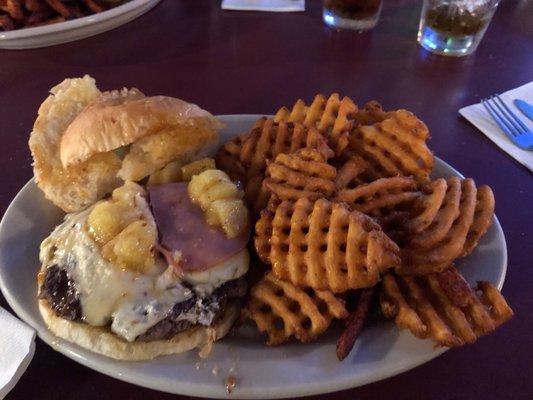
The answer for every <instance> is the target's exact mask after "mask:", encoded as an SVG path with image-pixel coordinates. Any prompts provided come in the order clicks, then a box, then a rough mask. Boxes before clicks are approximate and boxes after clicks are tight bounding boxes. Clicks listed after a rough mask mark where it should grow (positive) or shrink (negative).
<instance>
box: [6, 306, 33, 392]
mask: <svg viewBox="0 0 533 400" xmlns="http://www.w3.org/2000/svg"><path fill="white" fill-rule="evenodd" d="M34 353H35V331H34V330H33V329H32V328H31V327H29V326H28V325H26V324H25V323H24V322H22V321H20V320H19V319H17V318H15V317H14V316H12V315H11V314H10V313H8V312H7V311H6V310H4V309H3V308H2V307H0V399H3V398H4V397H5V396H6V395H7V393H8V392H9V391H10V390H11V389H13V387H15V385H16V383H17V382H18V380H19V379H20V377H21V376H22V374H23V373H24V371H26V368H27V367H28V365H29V364H30V361H31V359H32V358H33V354H34Z"/></svg>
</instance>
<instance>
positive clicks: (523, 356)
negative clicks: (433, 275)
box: [0, 0, 533, 400]
mask: <svg viewBox="0 0 533 400" xmlns="http://www.w3.org/2000/svg"><path fill="white" fill-rule="evenodd" d="M219 3H220V2H219V1H197V0H189V1H170V0H167V1H164V2H162V3H161V4H160V5H159V6H157V7H156V8H155V9H153V10H152V11H150V12H149V13H148V14H146V15H145V16H143V17H142V18H139V19H137V20H135V21H133V22H131V23H129V24H127V25H125V26H123V27H121V28H118V29H115V30H113V31H111V32H107V33H104V34H101V35H98V36H95V37H92V38H88V39H85V40H81V41H78V42H74V43H68V44H65V45H60V46H55V47H50V48H44V49H36V50H25V51H5V50H2V51H0V116H1V125H0V126H1V129H0V140H1V142H2V143H3V145H2V150H1V155H2V156H1V157H0V171H2V180H1V182H2V190H1V191H0V215H1V214H3V212H4V211H5V209H6V207H7V206H8V204H9V202H10V201H11V199H12V198H13V196H15V194H16V193H17V191H18V190H19V189H20V188H21V187H22V185H23V184H24V183H25V182H26V181H27V180H28V179H29V178H30V177H31V176H32V170H31V166H30V164H31V159H30V153H29V151H28V147H27V140H28V135H29V132H30V130H31V127H32V124H33V120H34V118H35V115H36V111H37V107H38V106H39V104H40V103H41V102H42V101H43V99H44V98H45V97H46V92H47V90H48V89H49V88H50V87H52V86H53V85H54V84H56V83H58V82H60V81H61V80H62V79H64V78H65V77H74V76H81V75H83V74H85V73H88V74H90V75H92V76H94V77H95V78H96V80H97V82H98V84H99V85H100V87H101V88H102V89H111V88H117V87H121V86H126V87H130V86H136V87H139V88H140V89H142V90H143V91H144V92H145V93H147V94H153V95H155V94H167V95H171V96H176V97H181V98H184V99H187V100H189V101H192V102H196V103H198V104H200V105H201V106H203V107H204V108H206V109H207V110H210V111H211V112H213V113H214V114H237V113H272V112H273V111H274V110H275V109H276V108H277V107H279V106H281V105H291V104H292V103H293V102H294V101H295V100H296V99H297V98H298V97H302V98H304V99H307V100H310V99H312V96H313V95H314V94H316V93H318V92H322V93H326V94H328V93H331V92H334V91H338V92H340V93H341V94H344V95H348V96H351V97H353V98H354V99H355V100H356V101H357V102H358V103H359V104H362V103H364V102H365V101H366V100H369V99H377V100H379V101H381V102H382V103H383V105H384V106H385V107H386V108H407V109H409V110H412V111H413V112H414V113H416V114H417V115H418V116H419V117H420V118H421V119H423V120H424V121H425V122H426V123H427V125H428V126H429V128H430V131H431V134H432V140H431V142H430V145H431V147H432V149H434V151H435V152H436V154H437V155H438V156H439V157H441V158H443V159H444V160H446V161H448V162H449V163H450V164H452V165H453V166H455V167H456V168H457V169H459V170H460V171H462V172H463V173H464V174H465V175H467V176H470V177H473V178H474V179H475V180H476V181H477V182H478V183H479V184H482V183H486V184H489V185H490V186H492V187H493V189H494V191H495V193H496V196H497V214H498V217H499V218H500V221H501V223H502V225H503V228H504V230H505V233H506V236H507V245H508V250H509V271H508V275H507V280H506V282H505V287H504V289H503V292H504V294H505V296H506V297H507V299H508V301H509V303H510V304H511V305H512V306H513V308H514V309H515V310H516V317H515V318H514V319H513V320H512V321H511V322H509V323H508V324H506V325H505V326H504V327H503V328H501V329H500V330H499V331H498V332H497V333H495V334H493V335H490V336H488V337H486V338H483V339H481V340H480V341H479V342H478V343H476V344H475V345H472V346H468V347H465V348H462V349H455V350H452V351H449V352H447V353H446V354H444V355H442V356H441V357H439V358H437V359H435V360H433V361H431V362H429V363H427V364H425V365H423V366H421V367H418V368H416V369H414V370H412V371H409V372H407V373H404V374H402V375H399V376H396V377H394V378H390V379H387V380H384V381H381V382H376V383H374V384H370V385H367V386H364V387H360V388H357V389H353V390H349V391H344V392H341V393H336V394H331V395H327V396H322V397H320V398H321V399H356V398H357V399H366V398H368V399H370V398H372V399H380V400H386V399H395V400H400V399H411V400H412V399H429V398H435V399H436V398H438V399H441V400H444V399H475V398H479V397H483V398H484V399H485V400H489V399H495V400H496V399H498V400H500V399H526V398H531V396H532V395H533V379H531V376H532V375H531V359H532V356H533V341H532V338H533V335H532V334H531V329H532V328H533V302H532V298H533V296H532V295H531V290H532V289H533V288H532V282H533V268H532V261H531V260H532V258H533V254H532V245H531V243H532V234H533V229H532V228H531V224H532V223H533V218H532V217H533V213H532V211H531V210H532V206H533V190H532V189H533V185H532V184H533V180H532V178H533V177H532V174H531V173H530V172H529V171H527V170H526V169H525V168H524V167H522V166H521V165H519V164H518V163H517V162H515V161H514V160H513V159H512V158H510V157H509V156H508V155H506V154H505V153H503V152H502V151H500V150H499V149H498V148H497V147H496V146H495V145H494V144H492V142H490V141H489V140H488V139H487V138H485V136H483V135H482V134H481V133H480V132H479V131H477V130H476V129H475V128H474V127H472V126H471V125H470V124H469V123H468V122H466V121H465V120H463V119H462V118H461V117H459V115H458V113H457V110H458V109H459V108H460V107H462V106H465V105H468V104H472V103H475V102H477V101H478V100H479V99H480V98H482V97H484V96H487V95H490V94H493V93H496V92H502V91H505V90H508V89H511V88H513V87H516V86H519V85H522V84H524V83H526V82H528V81H530V80H532V79H533V32H532V30H533V24H531V19H532V18H533V4H531V2H528V1H526V0H523V1H504V2H502V4H501V5H500V8H499V10H498V11H497V12H496V15H495V17H494V21H493V22H492V24H491V26H490V28H489V30H488V32H487V34H486V37H485V38H484V39H483V41H482V43H481V46H480V47H479V49H478V50H477V52H476V53H475V54H474V55H472V56H470V57H467V58H460V59H453V58H442V57H437V56H433V55H431V54H429V53H427V52H426V51H425V50H423V49H421V48H420V47H419V46H418V45H417V43H416V40H415V38H416V31H417V25H418V18H419V13H420V2H417V1H411V0H403V1H400V0H395V1H386V2H385V7H384V10H383V14H382V17H381V21H380V22H379V24H378V26H377V27H376V28H375V30H374V31H372V32H370V33H365V34H356V33H352V32H337V31H335V30H331V29H329V28H327V27H326V26H324V24H323V23H322V21H321V15H320V13H321V8H320V3H319V2H318V1H316V2H314V1H308V2H307V3H308V10H307V11H306V12H305V13H295V14H288V13H287V14H276V13H252V12H228V11H221V10H220V7H219V6H220V4H219ZM528 3H529V4H528ZM21 267H23V266H21ZM0 305H1V306H2V307H7V304H6V302H5V300H4V299H3V297H1V296H0ZM0 363H1V361H0ZM8 398H9V399H39V400H46V399H57V398H62V399H63V398H64V399H79V400H82V399H112V400H116V399H129V400H134V399H142V400H148V399H170V398H179V396H172V395H168V394H164V393H158V392H155V391H152V390H148V389H144V388H140V387H136V386H133V385H130V384H127V383H124V382H121V381H118V380H115V379H112V378H109V377H107V376H105V375H102V374H100V373H98V372H95V371H92V370H90V369H88V368H85V367H83V366H81V365H79V364H77V363H75V362H74V361H71V360H70V359H68V358H66V357H64V356H62V355H61V354H59V353H56V352H54V351H53V350H52V349H51V348H50V347H48V346H47V345H46V344H44V343H43V342H41V341H40V340H38V341H37V350H36V353H35V358H34V359H33V361H32V363H31V365H30V367H29V368H28V370H27V372H26V373H25V375H24V376H23V377H22V379H21V380H20V382H19V384H18V385H17V386H16V387H15V389H14V390H13V391H12V392H11V394H10V395H9V396H8Z"/></svg>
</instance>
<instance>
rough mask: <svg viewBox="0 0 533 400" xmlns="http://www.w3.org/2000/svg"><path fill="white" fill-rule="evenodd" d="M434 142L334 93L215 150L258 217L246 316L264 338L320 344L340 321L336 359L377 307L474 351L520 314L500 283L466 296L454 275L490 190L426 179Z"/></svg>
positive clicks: (485, 211)
mask: <svg viewBox="0 0 533 400" xmlns="http://www.w3.org/2000/svg"><path fill="white" fill-rule="evenodd" d="M428 138H429V131H428V128H427V127H426V125H425V124H424V123H423V122H422V121H420V120H419V119H418V118H417V117H416V116H415V115H413V114H412V113H411V112H409V111H407V110H396V111H384V110H383V109H382V107H381V106H380V105H379V104H378V103H377V102H375V101H372V102H369V103H367V104H366V105H365V106H364V107H363V108H362V109H359V108H358V107H357V106H356V104H355V103H354V102H353V101H352V100H351V99H349V98H347V97H344V98H342V99H341V98H340V97H339V95H338V94H333V95H331V96H330V97H329V98H326V97H325V96H323V95H317V96H316V97H315V98H314V100H313V102H312V103H311V104H309V105H307V104H305V102H304V101H303V100H298V101H297V102H296V104H295V105H294V106H293V107H292V109H288V108H286V107H283V108H281V109H280V110H279V111H278V112H277V113H276V115H275V117H274V118H262V119H260V120H259V121H257V123H256V124H255V126H254V127H253V128H252V130H251V131H250V132H249V133H247V134H245V135H242V136H239V137H237V138H235V139H233V140H231V141H229V142H227V143H225V144H224V145H223V146H222V147H221V148H220V150H219V152H218V154H217V165H218V167H219V168H221V169H223V170H225V171H226V172H227V173H228V174H229V175H230V176H231V177H232V178H233V179H235V180H239V181H241V182H242V184H243V187H244V190H245V194H246V196H245V197H246V200H247V202H248V205H249V207H250V209H251V210H252V213H254V214H255V219H256V221H257V222H256V225H255V237H254V247H255V250H256V252H257V256H258V258H259V259H260V260H261V262H262V263H264V264H265V265H266V268H267V273H266V275H265V276H264V277H263V279H262V280H261V281H260V282H259V283H257V284H256V285H255V286H254V287H253V288H252V289H251V292H250V300H249V302H248V304H247V306H246V308H245V317H247V318H249V319H251V320H252V321H254V322H255V324H256V325H257V327H258V329H259V330H260V331H261V332H262V333H264V334H266V336H267V344H269V345H278V344H281V343H283V342H285V341H287V340H289V339H290V338H295V339H297V340H299V341H301V342H309V341H313V340H315V339H316V338H317V337H318V336H319V335H321V334H322V333H323V332H325V331H326V329H327V328H328V327H329V326H330V324H331V323H332V322H333V321H334V320H335V319H339V320H343V321H344V325H345V329H344V331H343V333H342V334H341V336H340V338H339V340H338V343H337V355H338V357H339V359H341V360H342V359H344V358H345V357H346V356H347V355H348V353H349V352H350V351H351V349H352V347H353V345H354V343H355V341H356V338H357V336H358V334H359V332H360V330H361V329H362V328H363V327H364V325H365V321H366V320H367V316H368V314H369V313H370V311H371V309H372V307H373V306H374V305H376V306H379V308H380V309H381V312H382V314H383V316H385V317H386V318H390V319H393V320H394V321H395V322H396V325H397V326H398V327H399V328H401V329H408V330H410V331H411V332H412V333H413V334H414V335H416V336H417V337H420V338H430V339H433V340H434V341H436V342H437V343H438V344H439V345H442V346H460V345H463V344H466V343H472V342H474V341H475V340H476V339H477V338H478V337H480V336H482V335H485V334H487V333H489V332H492V331H494V330H495V329H496V328H497V327H498V326H499V325H501V324H502V323H504V322H505V321H507V320H508V319H510V318H511V317H512V315H513V311H512V310H511V308H510V307H509V306H508V305H507V303H506V301H505V299H504V298H503V297H502V295H501V294H500V293H499V291H498V290H497V289H496V288H495V287H494V286H493V285H492V284H490V283H489V282H479V283H478V285H477V287H476V288H471V287H470V286H469V285H468V284H467V283H466V281H465V280H464V278H463V277H462V276H461V274H460V272H459V271H458V270H457V269H456V268H455V267H454V261H455V260H456V259H458V258H461V257H466V256H467V255H468V254H470V253H471V252H472V251H473V250H474V249H475V247H476V246H477V244H478V242H479V240H480V238H481V237H482V236H483V235H484V234H485V233H486V232H487V230H488V229H489V227H490V225H491V223H492V220H493V215H494V196H493V193H492V190H491V189H490V188H489V187H488V186H480V187H477V186H476V184H475V182H474V181H473V180H472V179H460V178H457V177H454V178H449V179H443V178H439V179H431V178H430V175H431V173H432V170H433V166H434V156H433V153H432V152H431V150H430V149H429V148H428V146H427V143H426V142H427V140H428ZM481 267H482V266H481ZM353 298H355V299H356V301H355V304H354V305H353V307H351V309H350V307H349V306H348V304H349V302H348V301H347V299H353ZM374 300H378V301H374Z"/></svg>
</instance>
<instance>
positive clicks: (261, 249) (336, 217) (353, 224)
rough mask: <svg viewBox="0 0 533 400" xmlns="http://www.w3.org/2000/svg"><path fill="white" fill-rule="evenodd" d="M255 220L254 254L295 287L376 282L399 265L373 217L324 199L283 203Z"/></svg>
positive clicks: (338, 286) (327, 287) (340, 289)
mask: <svg viewBox="0 0 533 400" xmlns="http://www.w3.org/2000/svg"><path fill="white" fill-rule="evenodd" d="M271 209H273V210H274V211H271V210H268V209H267V210H265V211H263V212H262V213H261V218H260V219H259V221H258V222H257V224H256V237H255V247H256V250H257V253H258V255H259V256H260V257H261V259H262V260H263V261H265V262H268V263H269V264H271V265H272V270H273V272H274V274H275V275H276V276H277V277H278V278H280V279H285V280H288V281H290V282H292V283H293V284H294V285H297V286H303V287H312V288H313V289H317V290H331V291H333V292H334V293H341V292H345V291H346V290H349V289H359V288H365V287H370V286H373V285H375V284H376V283H377V282H378V281H379V279H380V275H381V274H382V273H384V272H385V271H386V270H387V269H389V268H391V267H394V266H396V265H397V264H398V263H399V256H398V246H396V244H395V243H394V242H393V241H392V240H391V239H389V238H388V237H387V236H386V235H385V233H383V231H382V230H381V228H380V227H379V225H378V224H376V223H375V222H374V221H373V220H372V218H370V217H368V216H366V215H364V214H361V213H359V212H357V211H351V212H350V211H349V210H348V208H347V207H346V206H345V205H344V204H342V203H332V202H330V201H328V200H326V199H318V200H316V201H314V202H313V201H310V200H309V199H306V198H302V199H299V200H298V201H296V202H291V201H283V202H281V203H280V204H279V205H277V206H276V207H271Z"/></svg>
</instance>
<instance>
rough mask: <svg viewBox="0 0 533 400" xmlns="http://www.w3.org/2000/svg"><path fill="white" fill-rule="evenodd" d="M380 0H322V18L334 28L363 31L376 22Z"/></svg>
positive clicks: (379, 10) (379, 11)
mask: <svg viewBox="0 0 533 400" xmlns="http://www.w3.org/2000/svg"><path fill="white" fill-rule="evenodd" d="M381 6H382V1H381V0H324V8H323V11H322V19H323V20H324V22H325V23H326V24H327V25H329V26H332V27H334V28H344V29H354V30H358V31H365V30H368V29H372V28H373V27H374V26H376V24H377V23H378V19H379V14H380V13H381Z"/></svg>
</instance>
